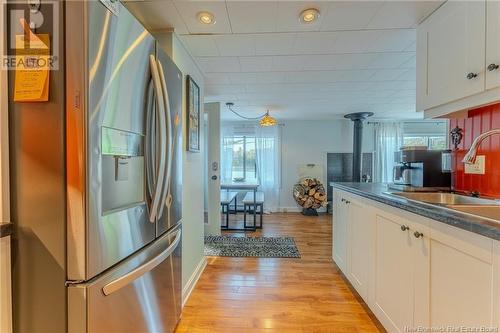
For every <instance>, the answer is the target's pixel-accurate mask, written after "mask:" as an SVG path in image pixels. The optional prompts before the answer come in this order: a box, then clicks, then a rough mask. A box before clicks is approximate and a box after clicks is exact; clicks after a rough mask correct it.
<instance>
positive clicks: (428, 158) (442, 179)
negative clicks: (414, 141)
mask: <svg viewBox="0 0 500 333" xmlns="http://www.w3.org/2000/svg"><path fill="white" fill-rule="evenodd" d="M446 152H447V151H443V150H405V149H402V150H400V151H398V152H395V153H394V162H395V163H396V166H395V167H394V183H393V184H391V187H393V188H396V189H399V190H408V191H439V190H440V191H443V190H447V191H449V190H450V189H451V174H450V172H449V170H446V169H443V156H444V154H445V153H446Z"/></svg>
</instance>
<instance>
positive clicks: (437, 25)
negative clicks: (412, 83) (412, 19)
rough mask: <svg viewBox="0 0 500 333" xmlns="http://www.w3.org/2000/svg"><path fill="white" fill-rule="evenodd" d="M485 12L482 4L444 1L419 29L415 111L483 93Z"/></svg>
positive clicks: (478, 2)
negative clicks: (416, 102)
mask: <svg viewBox="0 0 500 333" xmlns="http://www.w3.org/2000/svg"><path fill="white" fill-rule="evenodd" d="M485 8H486V5H485V2H484V1H448V2H447V3H445V4H444V5H443V6H442V7H441V8H439V9H438V10H437V11H436V12H435V13H434V14H433V15H431V16H430V17H429V18H428V19H427V20H426V21H425V22H424V23H422V25H421V26H420V27H419V29H418V55H417V56H418V58H419V62H418V64H419V65H420V67H417V68H418V70H419V76H418V78H419V83H418V87H419V91H418V97H419V99H420V100H419V109H421V110H422V109H424V110H425V109H428V108H431V107H434V106H438V105H441V104H444V103H447V102H451V101H454V100H457V99H459V98H463V97H467V96H470V95H473V94H476V93H479V92H481V91H482V90H483V89H484V55H485V47H484V46H485V38H486V34H485V26H486V24H485V22H486V9H485ZM417 66H418V65H417Z"/></svg>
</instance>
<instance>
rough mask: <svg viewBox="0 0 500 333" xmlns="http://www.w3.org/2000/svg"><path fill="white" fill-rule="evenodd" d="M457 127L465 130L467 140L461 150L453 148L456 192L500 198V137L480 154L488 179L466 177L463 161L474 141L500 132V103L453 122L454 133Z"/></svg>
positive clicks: (486, 144) (493, 138) (483, 146)
mask: <svg viewBox="0 0 500 333" xmlns="http://www.w3.org/2000/svg"><path fill="white" fill-rule="evenodd" d="M456 126H458V127H460V128H462V129H463V139H462V143H461V144H460V145H459V147H458V149H457V150H453V148H454V147H450V149H452V150H453V152H454V154H453V157H454V158H453V175H452V186H453V189H454V190H456V191H464V192H471V191H477V192H479V193H480V194H481V195H482V196H491V197H497V198H500V135H493V136H491V137H489V138H487V139H485V140H484V141H483V143H482V144H481V147H480V149H479V151H478V155H485V156H486V173H485V174H484V175H474V174H472V175H471V174H465V173H464V163H462V158H463V157H464V155H465V153H466V152H467V149H469V148H470V146H471V144H472V141H473V140H474V138H476V137H477V136H478V135H479V134H481V133H483V132H485V131H488V130H490V129H493V128H500V103H498V104H494V105H490V106H485V107H482V108H478V109H474V110H470V111H469V112H468V118H466V119H451V120H450V130H451V129H453V128H455V127H456ZM450 145H451V143H450Z"/></svg>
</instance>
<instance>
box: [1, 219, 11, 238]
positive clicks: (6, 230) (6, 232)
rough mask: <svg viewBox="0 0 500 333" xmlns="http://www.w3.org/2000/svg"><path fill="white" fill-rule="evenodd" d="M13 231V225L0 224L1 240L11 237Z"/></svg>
mask: <svg viewBox="0 0 500 333" xmlns="http://www.w3.org/2000/svg"><path fill="white" fill-rule="evenodd" d="M12 229H13V228H12V223H0V238H2V237H7V236H10V235H11V234H12Z"/></svg>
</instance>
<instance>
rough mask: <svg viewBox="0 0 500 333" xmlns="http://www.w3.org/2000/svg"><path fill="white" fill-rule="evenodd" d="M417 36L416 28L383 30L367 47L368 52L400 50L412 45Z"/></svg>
mask: <svg viewBox="0 0 500 333" xmlns="http://www.w3.org/2000/svg"><path fill="white" fill-rule="evenodd" d="M416 38H417V32H416V31H415V29H401V30H386V31H381V32H380V35H379V36H378V38H377V39H374V40H373V42H372V43H370V44H369V46H368V47H367V48H366V50H367V51H368V52H398V51H404V50H406V49H407V48H409V47H411V46H412V45H413V44H414V43H415V42H416Z"/></svg>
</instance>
